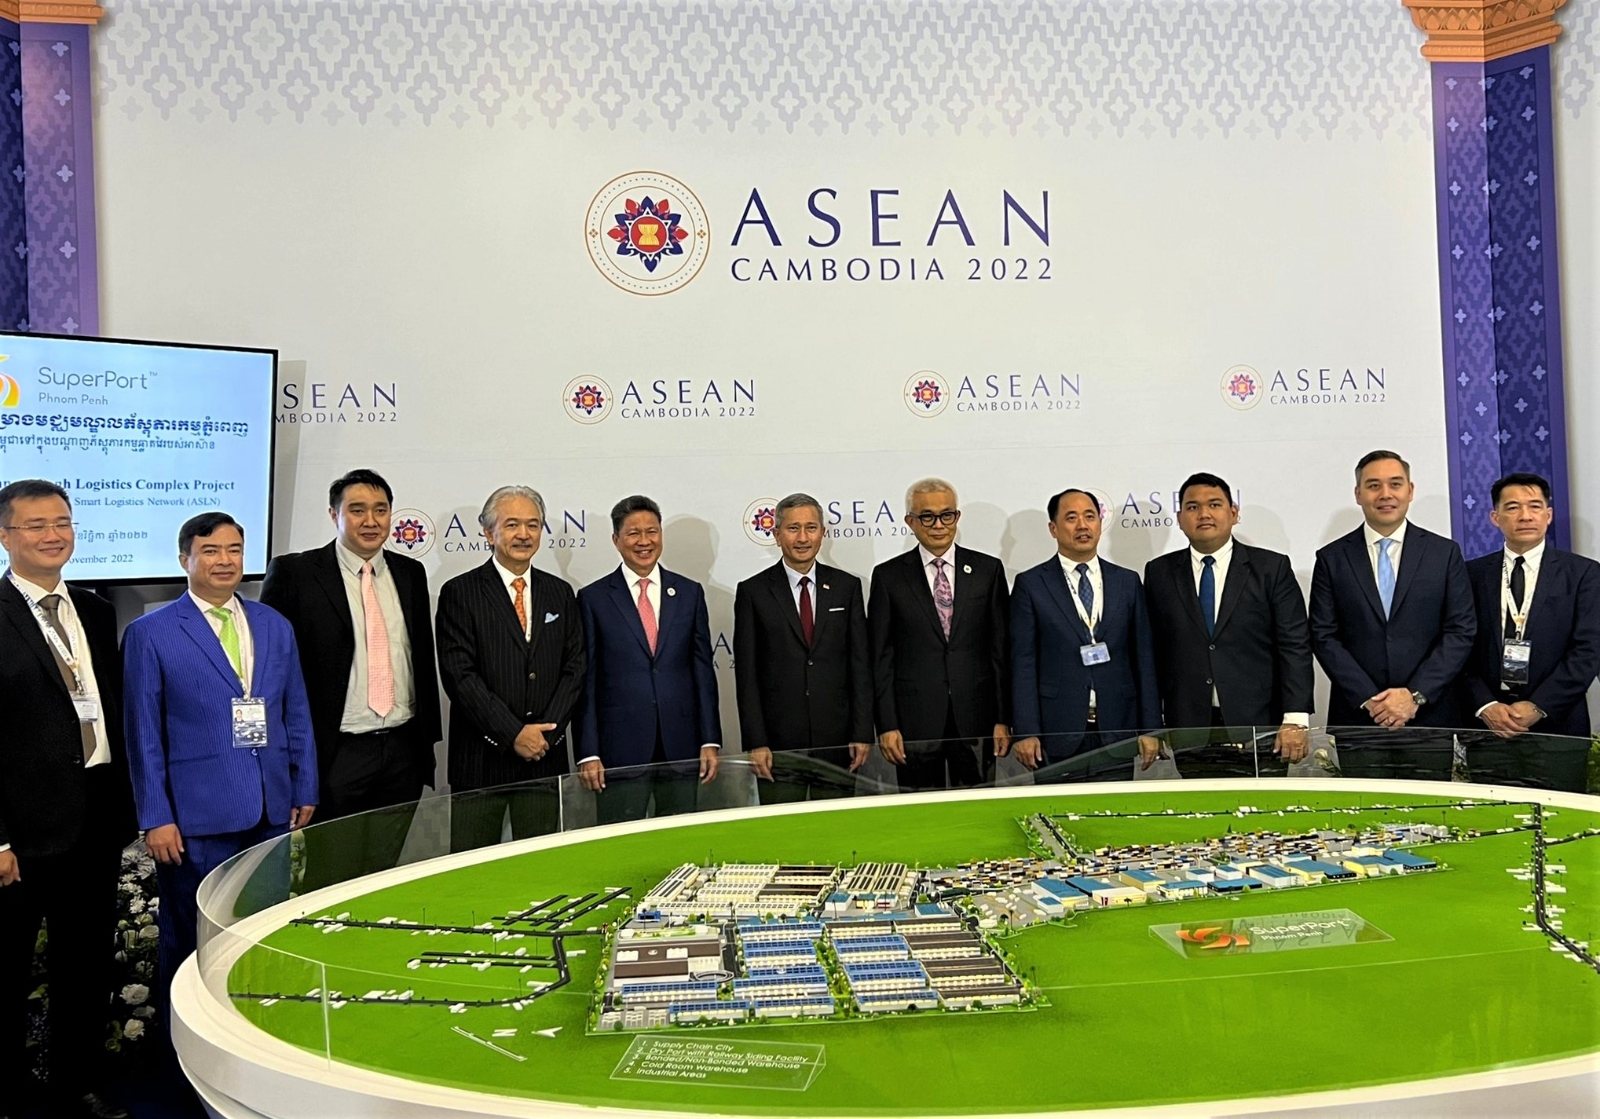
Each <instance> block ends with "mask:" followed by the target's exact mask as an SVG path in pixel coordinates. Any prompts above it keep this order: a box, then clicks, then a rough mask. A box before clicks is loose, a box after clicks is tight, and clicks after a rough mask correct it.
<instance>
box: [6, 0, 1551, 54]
mask: <svg viewBox="0 0 1600 1119" xmlns="http://www.w3.org/2000/svg"><path fill="white" fill-rule="evenodd" d="M1400 2H1401V3H1402V4H1404V5H1405V6H1406V7H1407V8H1408V9H1409V10H1410V11H1411V19H1412V22H1414V23H1415V24H1416V25H1417V27H1418V28H1420V29H1421V30H1422V31H1423V32H1425V33H1426V34H1427V36H1428V41H1427V42H1425V43H1423V44H1422V57H1424V58H1426V59H1427V60H1428V61H1430V62H1488V61H1490V60H1491V59H1495V58H1504V57H1505V56H1506V55H1508V54H1516V53H1517V52H1518V51H1525V50H1532V49H1533V48H1534V47H1542V46H1545V45H1547V44H1549V43H1553V42H1555V41H1556V39H1557V38H1558V37H1559V36H1560V34H1561V25H1560V24H1559V23H1557V22H1556V9H1557V8H1559V7H1561V5H1563V4H1565V3H1566V2H1567V0H1400ZM27 3H28V0H23V7H27Z"/></svg>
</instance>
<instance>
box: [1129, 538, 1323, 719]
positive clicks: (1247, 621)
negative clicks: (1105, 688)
mask: <svg viewBox="0 0 1600 1119" xmlns="http://www.w3.org/2000/svg"><path fill="white" fill-rule="evenodd" d="M1217 590H1218V595H1217V615H1216V629H1215V632H1214V633H1212V634H1207V633H1206V623H1205V618H1204V617H1203V616H1202V615H1201V613H1200V598H1199V595H1198V594H1197V593H1196V591H1195V581H1194V564H1193V559H1192V558H1191V556H1190V550H1189V549H1188V548H1184V549H1183V550H1182V551H1178V552H1169V553H1167V554H1166V555H1164V556H1157V557H1156V558H1155V559H1153V560H1151V561H1150V562H1149V563H1147V564H1146V565H1145V568H1144V594H1145V600H1146V602H1147V603H1148V604H1149V607H1150V629H1151V630H1152V631H1153V632H1154V634H1155V644H1156V679H1157V681H1158V682H1159V683H1160V686H1161V704H1162V708H1163V713H1164V714H1165V716H1166V721H1167V726H1169V727H1208V726H1210V725H1211V690H1212V688H1213V686H1214V687H1215V688H1216V691H1217V699H1218V700H1219V701H1221V704H1222V719H1223V722H1225V723H1226V724H1227V725H1228V726H1260V727H1262V728H1263V729H1265V728H1267V727H1276V726H1278V725H1279V724H1280V723H1282V721H1283V713H1284V712H1285V711H1304V712H1305V713H1307V714H1310V713H1311V711H1312V710H1313V703H1314V698H1313V695H1312V686H1313V685H1312V680H1313V674H1312V670H1311V631H1310V629H1309V628H1308V627H1307V625H1306V603H1305V599H1304V598H1303V597H1302V596H1301V594H1300V584H1299V583H1297V582H1295V578H1294V569H1293V568H1292V567H1291V566H1290V565H1289V557H1288V556H1286V555H1283V554H1281V553H1279V552H1269V551H1267V550H1266V549H1265V548H1252V547H1251V546H1250V545H1248V544H1244V543H1241V542H1239V541H1238V540H1235V541H1234V542H1233V558H1232V559H1231V560H1230V561H1229V563H1228V579H1227V582H1226V583H1225V584H1224V585H1223V586H1221V587H1219V588H1217Z"/></svg>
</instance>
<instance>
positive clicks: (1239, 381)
mask: <svg viewBox="0 0 1600 1119" xmlns="http://www.w3.org/2000/svg"><path fill="white" fill-rule="evenodd" d="M1261 396H1262V392H1261V374H1259V373H1257V372H1256V371H1255V370H1254V369H1252V368H1250V367H1249V366H1248V365H1235V366H1234V367H1233V368H1231V369H1229V370H1228V371H1227V372H1226V373H1224V374H1223V375H1222V399H1224V400H1226V401H1227V402H1228V406H1229V407H1230V408H1236V409H1238V410H1239V411H1241V412H1247V411H1249V410H1250V409H1251V408H1254V407H1255V406H1256V405H1257V404H1260V403H1261Z"/></svg>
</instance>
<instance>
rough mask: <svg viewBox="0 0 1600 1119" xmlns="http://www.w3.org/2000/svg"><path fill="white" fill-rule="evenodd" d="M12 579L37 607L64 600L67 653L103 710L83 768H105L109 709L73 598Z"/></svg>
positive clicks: (61, 613)
mask: <svg viewBox="0 0 1600 1119" xmlns="http://www.w3.org/2000/svg"><path fill="white" fill-rule="evenodd" d="M10 577H11V582H12V584H13V585H14V586H15V587H16V588H17V590H19V591H21V592H22V597H24V598H26V599H27V600H28V601H29V602H32V603H35V604H37V603H38V601H39V600H40V599H41V598H43V597H44V596H45V595H47V594H58V595H60V596H61V605H60V607H58V608H57V611H56V615H57V616H58V617H59V618H60V619H61V628H63V629H65V630H66V631H67V637H68V642H67V645H68V650H67V651H68V652H70V653H71V654H72V656H73V658H74V659H75V660H76V661H77V662H78V663H77V668H78V682H79V683H80V684H82V685H83V694H84V695H87V696H92V697H94V701H95V703H96V704H97V705H98V706H99V708H100V717H99V718H98V719H96V720H95V721H94V753H93V754H91V755H90V756H89V760H88V761H87V762H85V763H84V765H85V766H95V765H105V764H106V763H107V762H109V761H110V760H111V743H110V742H109V741H108V740H107V739H106V709H105V705H104V704H103V703H100V685H99V684H98V683H96V681H95V677H94V657H92V656H91V655H90V653H89V638H88V636H87V635H86V634H85V633H84V632H83V623H82V622H81V621H79V620H78V609H77V607H75V606H74V605H73V604H72V596H71V595H70V594H68V593H67V585H66V583H57V584H56V589H55V590H53V591H47V590H45V589H44V588H43V587H41V586H39V585H38V584H37V583H30V582H28V580H26V579H24V578H23V577H22V576H20V575H18V574H16V573H15V572H11V573H10ZM41 609H43V608H42V607H41ZM34 618H35V620H38V615H37V614H35V615H34ZM46 624H47V623H46V622H43V621H40V622H39V631H40V632H41V633H43V632H44V629H45V626H46ZM49 642H50V638H49V637H48V636H47V637H45V643H46V644H49ZM0 850H3V848H0Z"/></svg>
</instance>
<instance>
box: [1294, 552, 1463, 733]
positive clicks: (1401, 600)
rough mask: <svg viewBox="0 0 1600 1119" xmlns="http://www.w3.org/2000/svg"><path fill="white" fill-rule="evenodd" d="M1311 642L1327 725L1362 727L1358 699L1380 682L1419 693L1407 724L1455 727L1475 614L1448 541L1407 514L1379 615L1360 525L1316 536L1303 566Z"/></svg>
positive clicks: (1459, 722)
mask: <svg viewBox="0 0 1600 1119" xmlns="http://www.w3.org/2000/svg"><path fill="white" fill-rule="evenodd" d="M1310 615H1311V647H1312V650H1313V651H1314V652H1315V653H1316V655H1317V660H1318V662H1319V663H1321V665H1322V670H1323V671H1324V672H1326V673H1327V674H1328V678H1329V680H1330V681H1331V682H1332V684H1333V689H1332V692H1331V694H1330V696H1329V699H1328V725H1329V726H1330V727H1370V726H1372V725H1373V722H1372V717H1371V716H1370V715H1368V714H1367V713H1366V712H1365V711H1364V710H1362V708H1361V704H1363V703H1365V702H1366V701H1367V700H1369V699H1371V698H1372V697H1373V696H1375V695H1377V694H1378V693H1379V692H1381V691H1383V690H1385V689H1386V688H1409V689H1411V690H1413V691H1419V692H1421V693H1422V694H1423V695H1424V696H1425V697H1426V698H1427V701H1428V702H1427V703H1425V704H1424V705H1423V707H1422V709H1421V710H1420V711H1418V712H1417V717H1416V718H1415V719H1413V720H1412V721H1411V723H1410V724H1409V725H1411V726H1417V727H1460V726H1464V725H1468V724H1466V723H1465V721H1464V720H1465V719H1466V718H1467V715H1468V713H1467V712H1464V711H1463V707H1464V704H1463V703H1462V701H1461V670H1462V669H1463V668H1465V667H1466V664H1467V657H1468V656H1469V655H1471V653H1472V637H1473V633H1474V632H1475V631H1476V629H1477V622H1476V619H1475V617H1474V613H1473V607H1472V587H1471V585H1470V584H1469V583H1468V582H1467V567H1466V564H1465V563H1463V562H1462V559H1461V549H1460V548H1459V547H1457V546H1456V543H1455V541H1453V540H1446V539H1445V538H1444V537H1442V536H1438V535H1435V534H1434V533H1431V532H1429V531H1428V530H1427V529H1425V528H1422V527H1420V526H1418V525H1415V524H1407V526H1406V536H1405V545H1404V547H1402V548H1401V550H1400V570H1399V571H1397V572H1395V586H1394V600H1393V602H1392V604H1391V610H1390V614H1389V617H1388V618H1387V619H1385V618H1384V616H1383V602H1382V600H1381V599H1380V598H1378V583H1377V580H1376V579H1375V578H1373V574H1372V562H1371V561H1370V560H1369V559H1368V558H1367V542H1366V537H1365V536H1364V534H1363V530H1362V529H1360V528H1358V529H1356V530H1355V531H1354V532H1350V533H1346V534H1345V535H1344V536H1341V537H1339V539H1337V540H1335V541H1333V543H1331V544H1326V545H1324V546H1323V547H1322V548H1321V549H1320V550H1319V551H1318V552H1317V563H1316V567H1315V568H1314V569H1313V570H1312V575H1311V611H1310Z"/></svg>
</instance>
